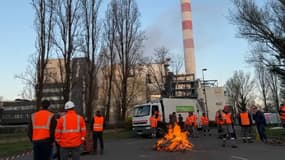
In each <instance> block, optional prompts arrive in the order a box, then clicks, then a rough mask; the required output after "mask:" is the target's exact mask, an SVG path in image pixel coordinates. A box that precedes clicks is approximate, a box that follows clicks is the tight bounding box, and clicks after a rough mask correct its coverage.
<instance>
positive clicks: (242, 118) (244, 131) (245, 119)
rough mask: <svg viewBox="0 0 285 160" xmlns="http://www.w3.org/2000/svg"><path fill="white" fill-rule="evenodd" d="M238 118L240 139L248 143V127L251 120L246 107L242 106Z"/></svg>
mask: <svg viewBox="0 0 285 160" xmlns="http://www.w3.org/2000/svg"><path fill="white" fill-rule="evenodd" d="M238 119H239V124H240V126H241V135H242V141H243V142H244V143H250V142H251V141H250V127H251V125H252V120H251V116H250V114H249V113H248V112H247V111H246V108H242V111H241V112H240V113H239V117H238Z"/></svg>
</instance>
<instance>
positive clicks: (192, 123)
mask: <svg viewBox="0 0 285 160" xmlns="http://www.w3.org/2000/svg"><path fill="white" fill-rule="evenodd" d="M185 125H186V129H187V130H188V132H189V134H190V135H191V136H192V137H198V131H197V126H198V124H197V116H196V115H194V114H193V112H188V116H187V117H186V121H185Z"/></svg>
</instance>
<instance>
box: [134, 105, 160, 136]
mask: <svg viewBox="0 0 285 160" xmlns="http://www.w3.org/2000/svg"><path fill="white" fill-rule="evenodd" d="M161 109H162V108H161V104H160V103H145V104H141V105H136V106H134V108H133V118H132V127H133V131H134V132H135V133H136V134H137V135H150V134H151V130H150V129H151V127H150V120H149V119H150V117H151V115H152V113H154V112H155V111H159V112H160V113H161Z"/></svg>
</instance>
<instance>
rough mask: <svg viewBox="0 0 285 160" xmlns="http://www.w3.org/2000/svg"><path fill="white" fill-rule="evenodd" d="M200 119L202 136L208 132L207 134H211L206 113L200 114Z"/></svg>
mask: <svg viewBox="0 0 285 160" xmlns="http://www.w3.org/2000/svg"><path fill="white" fill-rule="evenodd" d="M200 121H201V124H202V131H203V132H204V136H206V133H208V135H209V136H211V133H210V127H209V119H208V117H207V116H206V113H203V114H202V116H201V117H200Z"/></svg>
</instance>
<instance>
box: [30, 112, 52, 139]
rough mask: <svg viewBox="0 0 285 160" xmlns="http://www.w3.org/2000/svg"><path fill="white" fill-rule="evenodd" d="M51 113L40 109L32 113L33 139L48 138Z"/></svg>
mask: <svg viewBox="0 0 285 160" xmlns="http://www.w3.org/2000/svg"><path fill="white" fill-rule="evenodd" d="M52 117H53V113H51V112H49V111H47V110H40V111H38V112H36V113H33V114H32V125H33V137H32V140H33V141H37V140H43V139H47V138H50V123H51V119H52Z"/></svg>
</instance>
